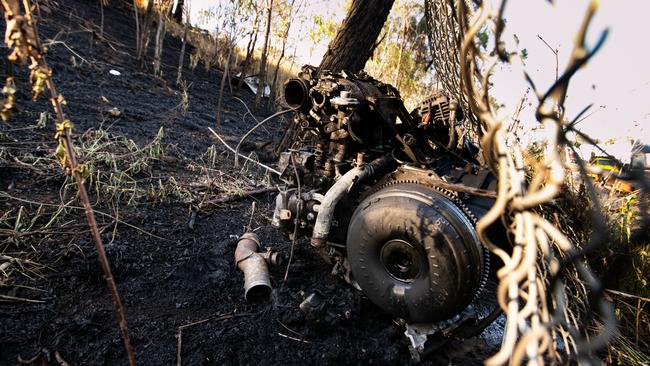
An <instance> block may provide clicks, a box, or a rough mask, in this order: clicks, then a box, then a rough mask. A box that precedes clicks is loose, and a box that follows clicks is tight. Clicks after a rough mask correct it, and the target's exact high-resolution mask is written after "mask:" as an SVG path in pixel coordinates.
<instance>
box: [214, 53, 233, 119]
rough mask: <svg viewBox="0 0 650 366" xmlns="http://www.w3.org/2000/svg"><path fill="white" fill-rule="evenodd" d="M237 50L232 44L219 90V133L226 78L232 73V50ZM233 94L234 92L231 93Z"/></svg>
mask: <svg viewBox="0 0 650 366" xmlns="http://www.w3.org/2000/svg"><path fill="white" fill-rule="evenodd" d="M233 48H235V45H234V44H232V45H230V47H229V48H228V60H227V61H226V67H224V69H223V76H222V77H221V87H220V88H219V101H218V102H217V131H219V128H220V127H221V102H222V101H223V92H224V89H225V86H226V78H229V75H228V73H229V72H230V70H229V69H230V57H232V50H233ZM231 94H232V91H231Z"/></svg>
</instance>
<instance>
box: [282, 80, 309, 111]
mask: <svg viewBox="0 0 650 366" xmlns="http://www.w3.org/2000/svg"><path fill="white" fill-rule="evenodd" d="M308 93H309V92H308V88H307V84H306V83H305V81H303V80H302V79H289V80H288V81H287V82H286V83H285V84H284V100H285V101H286V102H287V105H288V106H289V107H291V108H304V107H306V106H307V105H308V103H309V95H308Z"/></svg>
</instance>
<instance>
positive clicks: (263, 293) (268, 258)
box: [235, 233, 282, 301]
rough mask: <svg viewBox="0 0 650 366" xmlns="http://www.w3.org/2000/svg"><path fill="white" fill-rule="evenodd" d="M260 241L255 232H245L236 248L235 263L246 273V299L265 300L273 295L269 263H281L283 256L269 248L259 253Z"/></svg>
mask: <svg viewBox="0 0 650 366" xmlns="http://www.w3.org/2000/svg"><path fill="white" fill-rule="evenodd" d="M259 249H260V241H259V238H258V237H257V235H255V233H245V234H244V235H242V236H241V238H239V241H238V242H237V248H236V249H235V265H236V266H237V268H239V269H240V270H241V271H242V272H243V273H244V297H245V298H246V301H259V300H264V299H266V298H268V297H269V295H271V290H272V287H271V277H270V275H269V265H273V266H275V265H279V264H280V262H281V261H282V257H281V256H280V255H279V253H277V252H273V251H272V250H271V248H268V249H267V251H266V252H262V253H259V252H258V250H259Z"/></svg>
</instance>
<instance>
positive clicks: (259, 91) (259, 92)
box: [254, 0, 273, 109]
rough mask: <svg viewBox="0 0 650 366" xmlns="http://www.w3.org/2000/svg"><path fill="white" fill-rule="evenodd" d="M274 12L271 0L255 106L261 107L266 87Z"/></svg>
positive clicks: (270, 0)
mask: <svg viewBox="0 0 650 366" xmlns="http://www.w3.org/2000/svg"><path fill="white" fill-rule="evenodd" d="M272 13H273V0H269V6H268V7H267V12H266V14H267V15H266V32H265V34H264V47H262V57H261V58H260V72H259V74H258V75H257V79H258V80H259V82H258V84H257V95H256V96H255V104H254V106H255V108H256V109H257V108H259V106H260V102H261V101H262V96H263V95H264V91H265V89H266V56H267V53H268V49H269V35H270V34H271V14H272Z"/></svg>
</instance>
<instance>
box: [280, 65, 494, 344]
mask: <svg viewBox="0 0 650 366" xmlns="http://www.w3.org/2000/svg"><path fill="white" fill-rule="evenodd" d="M285 99H286V100H287V103H288V104H289V105H290V106H293V107H294V108H295V107H297V108H298V109H296V111H295V112H294V119H293V121H294V123H295V128H296V129H299V132H298V133H297V138H296V140H295V141H294V143H293V145H292V148H291V150H288V151H286V152H283V153H282V154H281V157H280V161H279V164H278V170H280V171H282V175H281V179H282V180H283V181H284V182H285V183H286V184H287V186H288V187H287V189H286V190H285V191H283V192H281V193H280V194H279V195H278V197H277V199H276V208H275V212H274V214H273V225H274V226H276V227H278V228H281V229H282V230H284V231H286V232H287V233H289V235H293V233H296V234H297V235H299V236H306V237H310V238H311V244H312V246H314V247H315V248H317V249H318V252H319V253H320V254H321V256H323V258H324V259H325V260H326V262H327V263H329V264H331V265H332V267H333V269H332V273H333V274H335V275H338V276H340V277H342V278H343V279H345V280H346V281H347V282H349V283H350V284H352V285H353V286H355V287H356V288H357V289H360V290H362V291H363V292H364V293H366V295H367V296H368V297H369V298H370V299H371V300H372V301H373V302H374V303H375V304H377V305H378V306H379V307H381V308H383V309H384V310H386V311H388V312H389V313H391V314H393V315H394V316H395V317H398V318H401V319H404V321H406V322H409V323H428V324H429V325H431V324H438V323H439V322H445V321H448V320H450V319H451V321H452V322H455V320H454V319H456V320H457V318H458V316H459V315H462V313H463V312H464V311H465V310H466V309H467V308H468V306H470V304H471V303H472V302H473V301H476V299H477V298H478V296H480V294H481V288H483V286H484V284H485V282H486V279H487V276H488V273H489V271H488V269H489V262H490V256H489V255H488V253H487V252H486V250H485V249H484V248H483V247H482V246H481V244H480V243H479V241H478V239H477V235H476V232H475V224H476V221H477V219H478V218H480V217H481V216H482V215H483V214H484V213H485V212H487V210H488V209H489V208H490V207H491V205H492V203H493V202H494V197H495V187H496V179H495V178H494V177H493V176H492V175H491V174H490V173H489V169H486V168H482V167H481V166H480V157H479V149H478V148H477V147H476V146H474V145H473V144H472V143H471V141H470V140H468V139H466V138H465V137H466V136H467V133H468V131H465V130H464V126H465V125H466V124H464V123H462V120H463V118H464V116H463V115H464V114H463V111H462V110H461V108H459V104H458V102H457V101H456V100H454V99H453V98H451V97H449V94H448V93H446V92H444V91H436V92H435V93H433V95H432V96H431V97H429V98H427V99H426V100H424V101H423V102H422V103H421V104H420V105H419V107H418V108H416V109H415V110H413V111H411V112H410V113H409V112H408V111H407V110H406V108H405V106H404V103H403V101H402V99H401V98H400V95H399V92H398V91H397V90H396V89H395V88H394V87H392V86H390V85H387V84H384V83H382V82H380V81H378V80H375V79H373V78H372V77H370V76H368V75H367V74H365V73H364V72H361V73H359V74H356V75H352V74H348V73H345V72H342V73H328V72H323V73H322V74H320V75H318V74H317V73H316V69H315V68H313V67H309V66H306V67H303V69H302V71H301V72H300V73H299V77H298V78H297V79H292V80H290V81H289V82H288V83H287V84H286V85H285ZM298 186H300V192H298V189H297V187H298ZM490 237H491V238H492V236H491V234H490ZM496 241H497V242H498V240H496ZM305 304H306V303H305ZM304 306H307V305H304ZM304 306H303V307H304ZM461 317H462V316H461ZM432 329H433V328H432ZM436 329H437V330H436V331H438V332H440V331H441V330H440V329H439V328H436ZM425 336H426V335H425Z"/></svg>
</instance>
